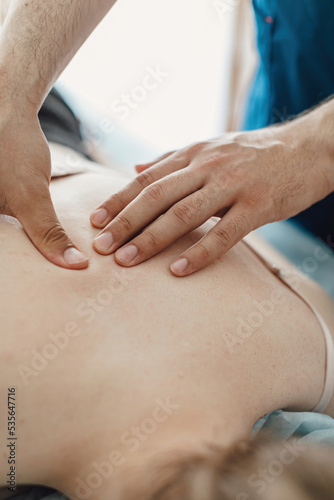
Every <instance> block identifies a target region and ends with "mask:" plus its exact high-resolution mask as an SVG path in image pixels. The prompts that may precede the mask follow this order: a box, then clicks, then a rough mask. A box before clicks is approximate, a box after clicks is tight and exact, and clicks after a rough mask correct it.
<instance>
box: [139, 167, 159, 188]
mask: <svg viewBox="0 0 334 500" xmlns="http://www.w3.org/2000/svg"><path fill="white" fill-rule="evenodd" d="M135 182H136V183H137V184H138V185H139V188H140V189H141V190H143V189H145V188H147V186H150V185H151V184H153V182H155V179H154V178H153V175H152V173H151V172H150V170H144V172H142V173H141V174H140V175H138V177H136V179H135Z"/></svg>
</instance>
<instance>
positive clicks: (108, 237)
mask: <svg viewBox="0 0 334 500" xmlns="http://www.w3.org/2000/svg"><path fill="white" fill-rule="evenodd" d="M94 243H95V247H96V248H97V250H100V252H108V251H109V250H110V248H111V246H112V244H113V237H112V234H111V232H110V231H106V232H105V233H103V234H100V236H98V237H97V238H95V240H94Z"/></svg>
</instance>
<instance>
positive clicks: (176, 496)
mask: <svg viewBox="0 0 334 500" xmlns="http://www.w3.org/2000/svg"><path fill="white" fill-rule="evenodd" d="M289 450H290V452H289ZM170 458H171V457H170ZM287 458H289V460H287ZM333 471H334V449H333V448H329V447H328V448H326V447H321V446H311V445H309V446H306V445H305V444H303V445H301V443H300V442H299V441H298V440H296V439H295V440H290V441H286V442H278V441H274V440H272V439H269V438H268V437H261V436H259V437H256V438H254V439H250V440H247V441H242V442H239V443H236V444H235V445H234V446H232V447H231V448H230V449H222V448H220V447H218V446H217V447H216V446H210V447H208V450H207V452H206V453H203V454H198V455H195V456H188V457H180V456H179V457H178V458H176V457H175V456H174V457H173V459H171V460H167V462H166V461H165V463H164V464H163V463H160V465H158V464H157V463H156V465H155V466H153V467H152V468H151V470H150V473H149V483H150V486H148V488H147V490H146V492H145V495H144V496H143V498H144V497H145V500H203V499H204V498H205V500H280V499H281V498H284V499H285V500H319V498H320V499H321V500H332V499H333V491H334V473H333ZM131 498H132V497H131ZM134 498H136V499H138V494H137V495H136V497H134ZM140 500H141V497H140Z"/></svg>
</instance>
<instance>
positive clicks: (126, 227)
mask: <svg viewBox="0 0 334 500" xmlns="http://www.w3.org/2000/svg"><path fill="white" fill-rule="evenodd" d="M115 225H116V226H118V228H119V230H120V231H121V232H122V231H125V232H130V231H132V228H133V226H132V223H131V221H130V219H128V217H126V215H124V214H119V215H118V216H117V220H115Z"/></svg>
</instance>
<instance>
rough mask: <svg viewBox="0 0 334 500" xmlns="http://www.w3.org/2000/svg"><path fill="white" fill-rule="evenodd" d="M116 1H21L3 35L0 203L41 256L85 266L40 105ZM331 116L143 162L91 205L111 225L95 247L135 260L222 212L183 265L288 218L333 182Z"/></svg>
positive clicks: (180, 268)
mask: <svg viewBox="0 0 334 500" xmlns="http://www.w3.org/2000/svg"><path fill="white" fill-rule="evenodd" d="M114 3H115V0H85V1H82V0H62V1H61V2H60V1H55V0H12V1H11V9H10V11H9V15H8V17H7V20H6V23H5V26H4V28H3V30H2V32H1V36H0V48H1V49H0V107H1V117H0V137H1V141H0V213H3V214H6V215H13V216H15V217H17V218H18V219H19V220H20V222H21V223H22V225H23V227H24V229H25V231H26V233H27V234H28V236H29V238H30V239H31V241H32V242H33V244H34V245H35V246H36V248H37V249H38V250H39V251H40V252H41V253H42V255H44V256H45V257H46V258H47V259H48V260H49V261H51V262H53V263H54V264H56V265H58V266H61V267H65V268H69V269H84V268H86V267H87V266H88V259H87V256H86V255H84V254H83V253H82V252H79V251H78V249H77V248H76V245H74V243H73V242H72V241H73V240H72V239H71V238H69V236H68V235H67V233H66V231H65V230H64V228H63V227H62V226H61V224H60V223H59V220H58V218H57V215H56V212H55V210H54V207H53V205H52V200H51V198H50V192H49V182H50V154H49V149H48V146H47V143H46V141H45V137H44V136H43V134H42V132H41V130H40V127H39V123H38V119H37V113H38V110H39V108H40V106H41V104H42V102H43V100H44V98H45V96H46V95H47V92H48V91H49V90H50V88H51V86H52V84H53V83H54V81H55V80H56V78H57V77H58V76H59V74H60V73H61V71H62V70H63V69H64V68H65V67H66V65H67V64H68V63H69V61H70V60H71V58H72V57H73V56H74V54H75V53H76V51H77V50H78V49H79V47H80V46H81V45H82V43H83V42H84V41H85V40H86V38H87V37H88V36H89V34H90V33H91V31H92V30H93V29H94V28H95V27H96V25H97V24H98V23H99V22H100V20H101V19H102V18H103V16H104V15H105V14H106V13H107V12H108V10H109V9H110V8H111V7H112V5H113V4H114ZM333 116H334V111H333V103H329V104H327V105H323V106H321V107H319V109H318V110H317V111H315V112H313V113H310V114H309V116H308V117H304V118H302V119H300V120H297V121H295V122H294V124H287V125H284V126H282V127H281V128H280V129H268V130H266V131H260V132H256V133H249V134H236V135H234V136H231V135H226V134H225V135H223V136H222V137H220V138H217V139H215V140H211V141H210V140H208V141H206V142H203V143H198V144H195V145H192V146H190V147H187V148H183V149H182V150H180V151H178V152H174V153H171V154H169V155H166V157H165V158H164V159H163V160H157V161H156V162H153V164H152V165H151V167H150V168H149V165H144V166H141V167H138V171H143V170H144V172H143V173H142V174H141V176H139V177H138V179H137V181H136V182H135V183H133V184H132V185H131V186H129V187H128V188H127V189H125V190H123V191H122V192H121V193H118V195H117V197H116V198H115V196H114V197H112V198H111V199H109V200H107V201H106V202H105V203H103V204H102V205H99V206H98V211H97V212H96V211H95V213H94V214H93V215H92V218H91V221H92V223H93V224H94V226H95V227H97V228H100V229H102V228H104V231H103V232H102V233H101V234H100V235H99V236H98V239H96V240H95V242H94V248H95V249H96V250H97V251H98V252H100V253H101V254H110V253H112V252H114V251H115V250H117V249H119V250H118V252H117V255H116V262H117V263H118V264H120V265H122V266H133V265H136V264H139V263H141V262H143V261H145V260H147V259H149V258H151V257H152V256H154V255H156V254H157V253H158V252H159V251H161V250H163V249H165V248H167V246H168V245H169V244H170V243H172V242H173V241H176V240H177V239H179V238H181V237H182V236H183V235H184V234H186V233H188V232H189V231H191V230H192V229H194V228H196V227H199V226H200V225H201V224H202V223H203V222H205V221H206V220H208V219H209V218H210V217H211V216H213V215H215V214H218V215H219V216H221V217H222V220H221V221H220V222H219V223H218V224H216V226H215V227H214V228H212V230H211V231H210V232H208V233H207V234H205V235H203V239H202V240H201V241H200V242H198V244H197V245H196V246H193V247H188V248H186V249H184V251H183V252H182V254H180V255H179V256H175V261H174V262H172V265H171V271H172V272H173V273H174V274H175V275H176V276H186V275H189V274H191V273H193V272H195V271H197V270H199V269H201V268H203V267H205V266H207V265H208V264H210V263H211V262H213V261H214V260H215V259H216V258H217V257H218V256H221V255H223V254H224V253H225V252H226V251H228V250H229V249H230V248H231V247H232V246H233V245H235V244H236V243H237V242H238V241H240V240H241V238H242V237H243V236H245V235H246V234H247V233H249V232H250V231H252V230H253V229H255V228H256V227H259V226H260V225H262V224H265V223H267V222H272V221H275V220H278V219H284V218H288V217H291V216H293V215H295V214H296V213H298V212H299V211H301V210H302V209H305V208H307V207H309V206H310V205H311V204H313V203H315V202H316V201H319V200H320V199H322V198H323V197H325V196H326V195H327V194H329V193H330V192H331V191H333V189H334V187H333V186H334V179H333V178H334V174H333V172H334V169H333V143H332V137H333V127H334V124H333ZM18 130H20V140H19V141H18V140H17V131H18ZM306 152H307V154H306ZM264 173H265V175H264ZM107 196H110V193H109V194H108V195H107ZM107 196H106V198H107ZM131 202H132V203H131ZM130 203H131V204H130ZM129 204H130V205H129ZM165 212H166V214H165V215H163V216H162V217H161V218H159V217H160V215H161V214H164V213H165ZM110 221H112V222H111V223H110ZM152 222H153V225H152V226H149V227H147V226H148V224H150V223H152ZM109 223H110V224H109ZM144 228H146V229H145V230H144V231H143V232H142V233H141V235H140V236H138V238H135V239H133V236H134V235H135V234H137V233H138V231H140V230H142V229H144ZM129 240H131V245H127V246H126V247H125V248H123V249H121V250H120V247H122V246H123V245H124V243H126V242H127V241H129Z"/></svg>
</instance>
